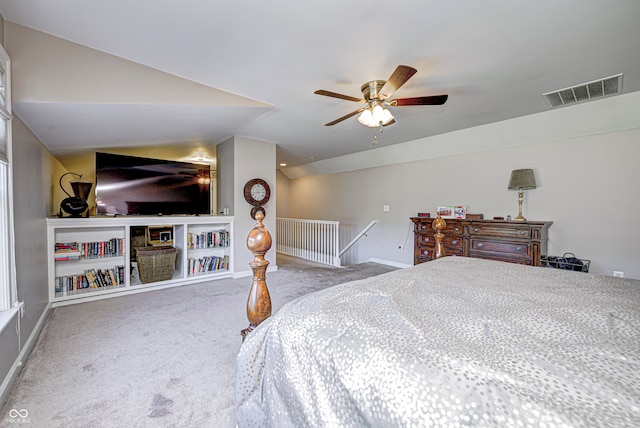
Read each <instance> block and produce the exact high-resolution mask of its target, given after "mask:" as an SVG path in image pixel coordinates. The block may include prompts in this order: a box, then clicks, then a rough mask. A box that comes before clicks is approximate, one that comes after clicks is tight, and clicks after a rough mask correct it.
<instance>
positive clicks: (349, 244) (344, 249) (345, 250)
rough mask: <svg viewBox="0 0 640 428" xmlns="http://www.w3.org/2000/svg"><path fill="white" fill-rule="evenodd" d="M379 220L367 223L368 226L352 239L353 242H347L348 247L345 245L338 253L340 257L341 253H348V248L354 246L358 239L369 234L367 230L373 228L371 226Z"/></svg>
mask: <svg viewBox="0 0 640 428" xmlns="http://www.w3.org/2000/svg"><path fill="white" fill-rule="evenodd" d="M377 222H378V220H372V221H371V223H369V224H368V225H367V227H365V228H364V229H362V231H361V232H360V233H358V234H357V235H356V237H355V238H353V239H352V240H351V242H349V243H348V244H347V246H346V247H344V248H343V249H342V250H341V251H340V253H339V254H338V257H339V256H341V255H343V254H344V253H346V252H347V250H348V249H349V248H351V247H353V244H355V243H356V242H358V240H359V239H360V238H362V237H363V236H365V235H366V234H367V232H368V231H369V229H371V228H372V227H373V226H374V225H375V224H376V223H377Z"/></svg>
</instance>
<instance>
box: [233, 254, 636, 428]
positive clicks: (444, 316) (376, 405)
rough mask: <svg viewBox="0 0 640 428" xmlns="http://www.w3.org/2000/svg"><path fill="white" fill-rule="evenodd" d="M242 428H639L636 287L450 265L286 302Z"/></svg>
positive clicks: (241, 371)
mask: <svg viewBox="0 0 640 428" xmlns="http://www.w3.org/2000/svg"><path fill="white" fill-rule="evenodd" d="M236 366H237V367H236V369H237V373H236V376H237V381H236V415H237V419H238V425H239V427H241V428H243V427H254V426H255V427H362V426H375V427H428V426H437V427H455V426H477V427H494V426H500V427H516V426H534V427H538V426H540V427H561V426H572V427H573V426H575V427H640V281H635V280H630V279H622V278H611V277H603V276H597V275H592V274H585V273H578V272H569V271H561V270H557V269H548V268H534V267H529V266H520V265H515V264H510V263H503V262H493V261H488V260H480V259H471V258H464V257H445V258H442V259H439V260H436V261H433V262H429V263H423V264H420V265H417V266H413V267H410V268H406V269H401V270H398V271H394V272H391V273H387V274H384V275H380V276H377V277H374V278H369V279H366V280H360V281H354V282H350V283H345V284H341V285H338V286H335V287H331V288H329V289H326V290H323V291H320V292H315V293H312V294H309V295H307V296H304V297H301V298H299V299H297V300H294V301H291V302H289V303H288V304H286V305H285V306H284V307H282V309H281V310H280V311H279V312H278V313H276V314H275V315H274V316H272V317H271V318H269V319H267V320H266V321H265V322H264V323H262V324H261V325H260V326H259V327H258V328H256V329H255V330H254V331H253V332H252V333H251V334H250V335H249V336H248V337H247V338H246V340H245V342H244V343H243V345H242V348H241V350H240V353H239V354H238V357H237V360H236Z"/></svg>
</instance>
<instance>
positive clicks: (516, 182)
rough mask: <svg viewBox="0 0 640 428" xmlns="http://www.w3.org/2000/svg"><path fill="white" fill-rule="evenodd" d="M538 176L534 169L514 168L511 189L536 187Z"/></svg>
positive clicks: (510, 183)
mask: <svg viewBox="0 0 640 428" xmlns="http://www.w3.org/2000/svg"><path fill="white" fill-rule="evenodd" d="M535 188H536V177H535V175H534V174H533V170H532V169H514V170H513V171H511V179H510V180H509V190H520V189H535Z"/></svg>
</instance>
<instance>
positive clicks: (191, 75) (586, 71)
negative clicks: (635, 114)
mask: <svg viewBox="0 0 640 428" xmlns="http://www.w3.org/2000/svg"><path fill="white" fill-rule="evenodd" d="M0 13H2V15H3V16H4V18H5V20H6V21H9V22H12V23H16V24H19V25H21V26H25V27H28V28H31V29H35V30H38V31H41V32H44V33H48V34H50V35H53V36H56V37H58V38H61V39H65V40H68V41H72V42H75V43H78V44H80V45H84V46H87V47H90V48H93V49H97V50H99V51H102V52H105V53H108V54H111V55H115V56H117V57H120V58H123V59H126V60H129V61H132V62H134V63H137V64H142V65H145V66H147V67H151V68H154V69H157V70H160V71H163V72H165V73H169V74H171V75H174V76H178V77H181V78H183V79H188V80H190V81H192V82H196V83H199V84H201V85H206V86H209V87H211V88H216V89H218V90H221V91H225V92H229V93H231V94H235V95H239V96H241V97H245V98H248V99H250V100H254V101H257V102H258V103H255V104H256V105H259V107H257V106H256V105H253V106H249V105H247V106H237V105H236V106H220V105H210V106H208V105H202V104H201V103H199V104H197V105H196V104H195V103H194V105H185V104H184V103H175V104H171V103H167V102H161V103H158V104H155V105H154V104H142V103H141V104H135V103H134V104H127V105H123V104H118V103H106V102H105V103H103V104H100V103H97V104H96V103H94V104H91V105H87V104H84V103H80V102H73V101H69V100H59V102H55V100H51V99H45V97H44V96H43V98H42V99H41V100H39V99H37V96H36V97H34V96H33V94H31V98H30V99H20V98H19V96H18V95H17V94H14V95H16V96H15V97H14V110H15V113H17V114H18V116H19V117H20V118H21V119H22V120H23V121H25V123H27V124H28V126H29V127H30V128H31V129H32V130H33V131H34V133H35V134H36V135H37V136H38V137H39V138H40V139H41V140H42V141H43V143H44V144H45V145H46V146H47V147H48V148H49V149H50V150H51V151H52V152H53V153H54V154H56V153H64V152H67V151H69V150H75V149H77V148H78V147H90V148H108V147H118V146H123V145H132V144H135V145H150V144H169V143H184V144H187V143H204V144H218V143H221V142H222V141H224V140H225V139H227V138H229V137H231V136H233V135H236V136H242V137H248V138H254V139H257V140H261V141H268V142H273V143H276V144H277V161H278V163H280V162H286V163H288V164H289V165H290V166H293V165H299V164H304V163H308V162H310V161H312V160H321V159H327V158H332V157H336V156H341V155H345V154H350V153H355V152H360V151H365V150H372V149H373V150H375V148H374V147H373V146H372V145H371V141H372V140H373V138H374V135H375V133H376V130H375V129H373V128H367V127H365V126H363V125H360V124H359V123H358V122H357V116H354V117H352V118H350V119H348V120H346V121H344V122H341V123H339V124H337V125H335V126H332V127H326V126H324V124H325V123H327V122H330V121H332V120H334V119H336V118H338V117H341V116H343V115H345V114H347V113H349V112H351V111H353V110H356V109H357V108H358V107H359V106H360V104H357V103H354V102H351V101H345V100H340V99H335V98H329V97H323V96H319V95H315V94H314V93H313V92H314V91H315V90H316V89H326V90H329V91H333V92H339V93H342V94H346V95H350V96H354V97H361V95H362V94H361V92H360V86H361V85H362V84H363V83H365V82H367V81H369V80H374V79H380V80H386V79H387V78H388V77H389V75H390V74H391V73H392V72H393V70H394V69H395V68H396V66H397V65H399V64H405V65H410V66H413V67H415V68H417V70H418V72H417V74H416V75H415V76H413V77H412V78H411V79H410V80H409V81H408V82H407V83H406V84H405V85H404V86H403V87H401V88H400V89H399V90H398V91H397V92H396V93H395V94H394V95H395V96H396V97H400V98H404V97H414V96H423V95H437V94H449V100H448V101H447V103H446V104H445V105H443V106H410V107H408V106H403V107H395V108H391V109H392V113H393V114H394V115H395V117H396V123H395V124H394V125H391V126H388V127H385V129H384V132H383V133H382V134H378V135H377V140H378V144H377V147H382V146H388V145H392V144H397V143H402V142H406V141H411V140H416V139H419V138H423V137H428V136H432V135H437V134H442V133H446V132H450V131H454V130H459V129H463V128H469V127H473V126H477V125H482V124H486V123H491V122H496V121H500V120H505V119H510V118H514V117H519V116H524V115H529V114H533V113H538V112H542V111H546V110H548V109H549V106H548V104H547V101H546V100H545V98H544V97H543V96H542V94H543V93H545V92H548V91H552V90H556V89H561V88H564V87H568V86H573V85H576V84H579V83H583V82H587V81H591V80H595V79H599V78H603V77H606V76H611V75H614V74H618V73H624V80H623V82H624V83H623V93H628V92H633V91H638V90H640V44H639V43H638V41H639V40H640V24H638V22H640V1H637V0H590V1H580V0H562V1H558V0H538V1H512V0H511V1H510V0H468V1H442V0H437V1H436V0H405V1H402V2H389V1H385V2H383V1H379V0H367V1H365V0H351V1H344V0H323V1H311V2H305V1H293V0H287V1H285V0H272V1H251V0H244V1H220V0H207V1H205V0H181V1H180V2H168V1H165V0H136V1H130V0H110V1H98V0H56V1H51V0H0ZM9 53H10V54H11V52H9ZM17 79H20V76H14V81H16V80H17ZM176 80H179V79H176ZM56 83H57V82H53V84H56ZM64 84H65V85H73V84H74V81H70V82H65V83H64ZM563 108H567V107H563ZM159 123H162V124H164V126H158V124H159Z"/></svg>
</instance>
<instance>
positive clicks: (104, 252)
mask: <svg viewBox="0 0 640 428" xmlns="http://www.w3.org/2000/svg"><path fill="white" fill-rule="evenodd" d="M125 247H126V244H125V239H124V238H111V239H109V240H107V241H96V242H56V244H55V249H54V258H55V260H56V261H63V260H77V259H92V258H100V257H115V256H123V255H124V254H125Z"/></svg>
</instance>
